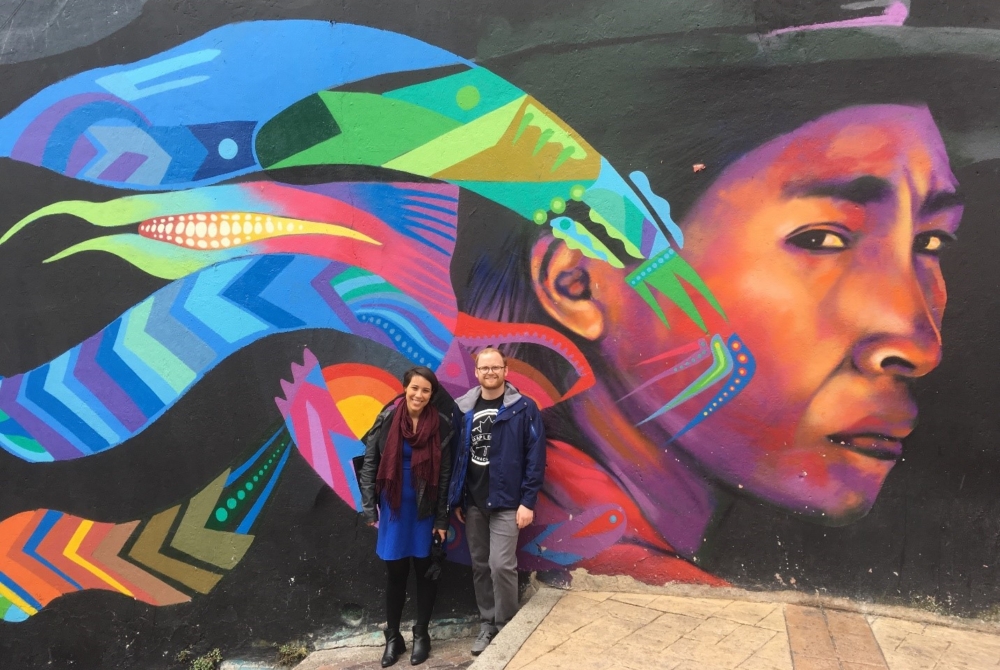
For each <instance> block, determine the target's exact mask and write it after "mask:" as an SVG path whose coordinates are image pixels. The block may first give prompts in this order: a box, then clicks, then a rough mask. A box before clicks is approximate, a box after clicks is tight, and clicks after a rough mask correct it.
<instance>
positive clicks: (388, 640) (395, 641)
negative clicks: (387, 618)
mask: <svg viewBox="0 0 1000 670" xmlns="http://www.w3.org/2000/svg"><path fill="white" fill-rule="evenodd" d="M404 651H406V643H405V642H403V636H402V635H400V634H399V629H398V628H386V629H385V653H384V654H382V667H383V668H388V667H389V666H390V665H392V664H393V663H395V662H396V661H398V660H399V657H400V656H401V655H402V654H403V652H404Z"/></svg>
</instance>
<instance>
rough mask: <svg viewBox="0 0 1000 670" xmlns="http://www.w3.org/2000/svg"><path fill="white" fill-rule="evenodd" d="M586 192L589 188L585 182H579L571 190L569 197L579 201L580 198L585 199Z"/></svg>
mask: <svg viewBox="0 0 1000 670" xmlns="http://www.w3.org/2000/svg"><path fill="white" fill-rule="evenodd" d="M586 192H587V189H586V188H585V187H584V186H583V184H577V185H575V186H574V187H573V188H571V189H570V190H569V197H570V198H572V199H573V200H576V201H577V202H579V201H580V200H583V194H584V193H586Z"/></svg>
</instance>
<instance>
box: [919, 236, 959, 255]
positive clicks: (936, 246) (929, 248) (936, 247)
mask: <svg viewBox="0 0 1000 670" xmlns="http://www.w3.org/2000/svg"><path fill="white" fill-rule="evenodd" d="M954 241H955V237H954V236H953V235H950V234H948V233H945V232H942V231H940V230H933V231H930V232H927V233H920V234H919V235H917V236H916V238H914V240H913V251H914V252H916V253H918V254H927V255H929V256H938V255H940V254H941V252H942V251H943V250H944V249H945V248H947V246H948V245H949V244H951V243H952V242H954Z"/></svg>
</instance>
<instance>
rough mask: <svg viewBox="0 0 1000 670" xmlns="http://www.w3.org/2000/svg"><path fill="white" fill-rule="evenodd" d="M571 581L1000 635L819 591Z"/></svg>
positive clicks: (580, 577)
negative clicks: (804, 608) (848, 614)
mask: <svg viewBox="0 0 1000 670" xmlns="http://www.w3.org/2000/svg"><path fill="white" fill-rule="evenodd" d="M571 574H572V577H573V581H572V584H571V586H570V587H569V589H568V592H570V593H571V592H573V591H603V592H612V593H649V594H656V595H664V596H677V597H680V598H706V599H715V600H743V601H746V602H758V603H760V602H764V603H781V604H785V605H804V606H806V607H820V608H826V609H830V610H839V611H842V612H855V613H857V614H863V615H866V616H876V617H891V618H893V619H904V620H906V621H913V622H916V623H924V624H933V625H936V626H946V627H948V628H957V629H960V630H970V631H976V632H979V633H990V634H993V635H1000V623H993V622H989V621H984V620H982V619H967V618H964V617H957V616H948V615H944V614H935V613H933V612H925V611H923V610H919V609H914V608H911V607H904V606H902V605H880V604H878V603H871V602H858V601H854V600H851V599H849V598H840V597H835V596H826V595H822V594H819V593H805V592H803V591H788V590H785V591H747V590H746V589H741V588H737V587H733V586H706V585H704V584H683V583H679V582H669V583H667V584H663V585H662V586H658V585H652V584H645V583H643V582H640V581H638V580H637V579H635V578H633V577H627V576H610V575H592V574H590V573H589V572H587V571H586V570H584V569H577V570H573V571H572V573H571Z"/></svg>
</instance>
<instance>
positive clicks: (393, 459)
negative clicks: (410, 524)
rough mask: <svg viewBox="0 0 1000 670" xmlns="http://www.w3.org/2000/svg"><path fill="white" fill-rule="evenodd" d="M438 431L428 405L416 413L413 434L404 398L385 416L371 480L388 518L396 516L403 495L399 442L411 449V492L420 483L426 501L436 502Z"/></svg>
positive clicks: (401, 452) (433, 415) (439, 444)
mask: <svg viewBox="0 0 1000 670" xmlns="http://www.w3.org/2000/svg"><path fill="white" fill-rule="evenodd" d="M439 431H440V418H439V417H438V412H437V410H436V409H435V408H434V407H433V406H432V405H431V404H430V403H427V405H426V406H425V407H424V409H423V411H422V412H421V413H420V418H419V420H418V421H417V430H416V431H414V430H413V421H411V420H410V414H409V412H407V411H406V399H405V398H400V399H399V400H398V401H397V402H396V409H395V410H393V412H392V416H390V417H389V434H388V435H387V436H386V439H385V449H384V450H383V452H382V460H381V462H380V463H379V466H378V474H377V475H376V477H375V493H376V494H377V495H379V496H381V495H382V494H383V493H385V497H386V498H387V500H388V502H389V510H390V516H391V517H392V518H395V517H396V515H397V514H398V513H399V505H400V501H401V498H402V494H403V491H402V488H403V440H406V441H407V442H409V443H410V447H411V448H412V449H413V454H412V455H411V456H410V474H411V475H412V477H411V480H412V483H413V488H414V490H416V491H419V490H420V488H419V482H422V483H423V484H424V485H425V487H426V488H425V489H424V490H425V491H426V493H427V496H428V497H429V499H430V500H437V496H438V474H439V473H440V472H441V434H440V432H439Z"/></svg>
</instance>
